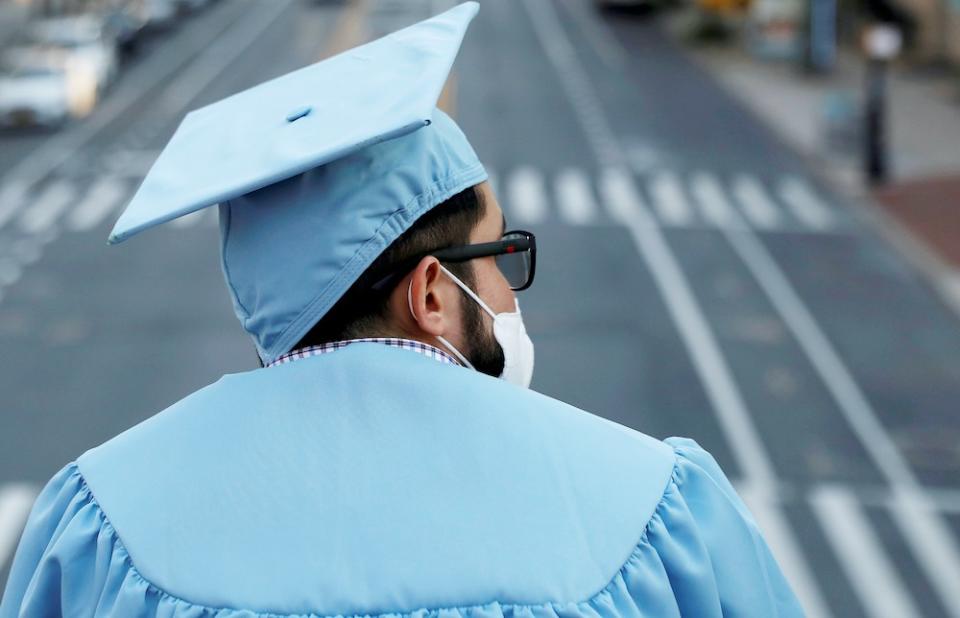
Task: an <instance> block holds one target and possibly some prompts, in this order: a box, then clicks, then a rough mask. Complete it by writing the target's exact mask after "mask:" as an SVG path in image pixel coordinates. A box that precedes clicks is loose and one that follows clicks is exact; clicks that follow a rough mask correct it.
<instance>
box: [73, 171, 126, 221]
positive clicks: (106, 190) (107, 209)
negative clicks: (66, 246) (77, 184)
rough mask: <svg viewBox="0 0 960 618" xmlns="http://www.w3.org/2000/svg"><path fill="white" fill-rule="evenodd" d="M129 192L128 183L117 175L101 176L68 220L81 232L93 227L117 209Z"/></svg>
mask: <svg viewBox="0 0 960 618" xmlns="http://www.w3.org/2000/svg"><path fill="white" fill-rule="evenodd" d="M127 193H128V187H127V186H126V183H124V182H123V181H121V180H120V179H119V178H117V177H116V176H106V177H104V178H101V179H100V180H98V181H97V182H96V183H94V185H93V186H92V187H91V188H90V190H89V191H88V192H87V194H86V195H85V196H84V197H83V199H82V200H81V201H80V203H79V204H77V205H76V207H74V209H73V212H71V213H70V217H69V219H68V222H67V223H68V225H69V227H70V229H71V230H74V231H77V232H81V231H84V230H89V229H91V228H93V227H94V226H96V225H97V224H98V223H100V222H101V221H102V220H103V218H104V217H106V216H107V215H108V214H110V213H111V212H113V211H115V210H116V209H117V207H118V206H119V205H120V202H121V200H123V198H124V197H126V196H127Z"/></svg>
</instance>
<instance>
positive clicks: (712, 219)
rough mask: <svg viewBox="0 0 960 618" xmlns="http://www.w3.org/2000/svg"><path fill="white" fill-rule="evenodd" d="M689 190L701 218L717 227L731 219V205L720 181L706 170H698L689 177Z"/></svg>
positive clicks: (726, 224) (721, 226) (729, 221)
mask: <svg viewBox="0 0 960 618" xmlns="http://www.w3.org/2000/svg"><path fill="white" fill-rule="evenodd" d="M690 192H691V193H692V194H693V196H694V199H695V200H696V202H697V205H698V206H699V207H700V213H701V214H702V215H703V218H704V219H705V220H706V221H707V222H708V223H710V224H711V225H714V226H716V227H719V228H724V227H727V226H728V225H730V223H731V222H732V221H733V217H734V214H733V212H732V211H733V207H732V206H731V205H730V202H729V201H728V200H727V197H726V193H725V191H724V188H723V185H721V184H720V181H719V180H718V179H717V178H716V177H715V176H713V175H712V174H709V173H707V172H698V173H696V174H694V175H693V178H691V179H690Z"/></svg>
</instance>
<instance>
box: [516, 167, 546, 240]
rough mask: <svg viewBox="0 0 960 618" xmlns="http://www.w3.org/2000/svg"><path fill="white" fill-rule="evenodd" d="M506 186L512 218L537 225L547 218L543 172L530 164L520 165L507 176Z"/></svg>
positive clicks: (519, 221)
mask: <svg viewBox="0 0 960 618" xmlns="http://www.w3.org/2000/svg"><path fill="white" fill-rule="evenodd" d="M506 188H507V204H508V206H509V211H510V216H511V219H513V220H515V221H517V222H518V223H523V224H526V225H535V224H537V223H542V222H543V221H544V220H545V219H546V218H547V192H546V189H545V188H544V181H543V174H541V173H540V172H538V171H537V170H536V169H534V168H532V167H529V166H522V167H518V168H516V169H515V170H514V171H513V173H511V174H510V175H509V176H508V177H507V187H506Z"/></svg>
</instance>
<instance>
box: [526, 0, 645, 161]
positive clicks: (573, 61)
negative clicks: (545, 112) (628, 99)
mask: <svg viewBox="0 0 960 618" xmlns="http://www.w3.org/2000/svg"><path fill="white" fill-rule="evenodd" d="M523 4H524V6H525V7H526V9H527V12H528V13H529V14H530V17H531V24H532V25H533V29H534V31H535V32H536V35H537V38H538V39H540V45H541V46H542V47H543V49H544V51H545V52H546V53H547V56H548V57H549V59H550V61H551V62H552V63H553V67H554V70H555V71H556V72H557V76H558V77H559V78H560V84H561V85H562V86H563V89H564V90H565V91H566V93H567V97H568V98H569V99H570V103H571V104H572V105H573V107H574V109H575V110H576V112H577V120H578V121H579V122H580V124H581V126H582V127H583V130H584V136H585V137H586V138H587V141H588V143H589V144H590V147H591V148H592V149H593V153H594V156H595V157H596V158H597V161H598V162H599V163H600V165H601V166H602V167H604V168H606V167H611V166H623V167H627V166H626V158H625V157H624V155H623V152H622V151H621V149H620V145H619V143H618V141H617V138H616V135H615V134H614V132H613V130H612V129H611V127H610V123H609V122H607V118H606V115H605V114H604V111H603V106H602V105H601V104H600V100H599V98H598V97H597V93H596V91H595V90H594V88H593V86H592V84H591V83H590V78H589V76H588V74H587V72H586V70H585V69H584V68H583V65H582V64H581V62H580V56H579V53H578V52H577V50H576V48H575V47H574V46H573V44H572V43H571V42H570V40H569V39H568V38H567V36H566V35H565V34H564V32H563V27H562V26H561V25H560V21H559V18H558V17H557V13H556V8H555V6H554V5H553V3H552V2H541V1H540V0H525V2H524V3H523Z"/></svg>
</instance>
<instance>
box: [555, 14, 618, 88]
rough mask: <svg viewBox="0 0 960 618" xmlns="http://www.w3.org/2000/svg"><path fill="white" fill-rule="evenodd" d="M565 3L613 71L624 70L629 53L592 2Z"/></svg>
mask: <svg viewBox="0 0 960 618" xmlns="http://www.w3.org/2000/svg"><path fill="white" fill-rule="evenodd" d="M564 4H565V5H566V7H567V10H568V11H570V13H572V14H573V16H574V18H575V19H576V21H577V23H578V24H579V25H580V31H581V32H582V33H583V34H584V35H585V36H586V38H587V39H589V41H590V46H591V47H592V48H593V50H594V51H595V52H596V53H597V55H598V56H600V58H601V59H602V60H603V62H604V64H606V65H607V67H608V68H610V69H611V70H613V71H618V72H619V71H622V70H623V66H624V65H625V64H626V61H627V53H626V51H625V50H624V49H623V47H621V46H620V45H619V44H618V43H617V38H616V36H614V35H613V33H612V32H610V31H609V30H608V29H607V28H604V24H603V22H602V21H601V20H600V18H599V17H597V11H596V10H595V8H594V7H593V6H592V3H588V2H583V0H566V1H565V2H564Z"/></svg>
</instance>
